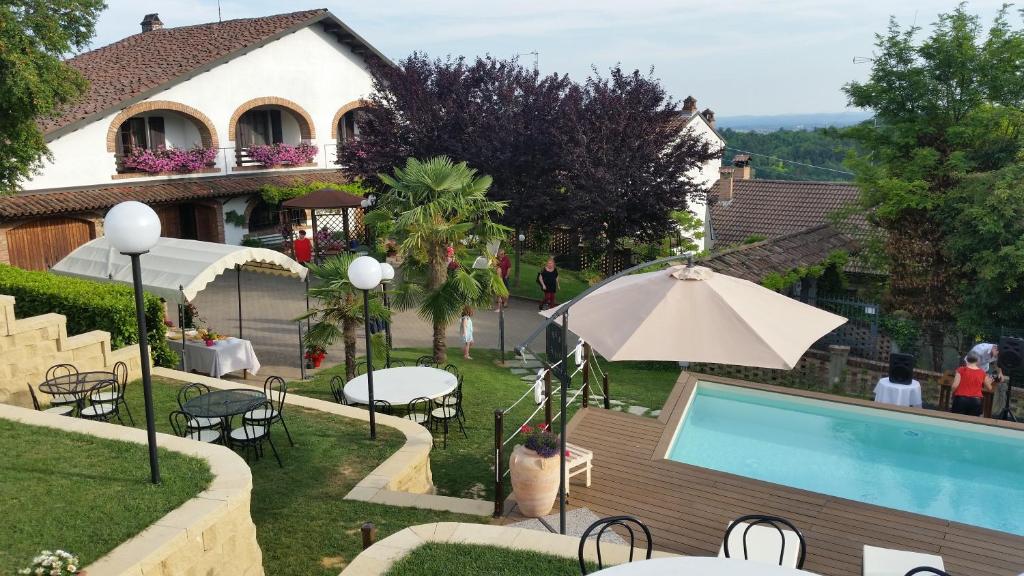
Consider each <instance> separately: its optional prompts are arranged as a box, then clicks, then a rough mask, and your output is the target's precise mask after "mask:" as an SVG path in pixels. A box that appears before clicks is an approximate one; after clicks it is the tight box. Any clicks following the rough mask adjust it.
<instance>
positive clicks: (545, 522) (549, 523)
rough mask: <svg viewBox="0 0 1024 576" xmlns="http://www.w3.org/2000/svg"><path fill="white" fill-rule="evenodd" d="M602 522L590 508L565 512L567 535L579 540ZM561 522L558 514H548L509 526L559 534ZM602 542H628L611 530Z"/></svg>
mask: <svg viewBox="0 0 1024 576" xmlns="http://www.w3.org/2000/svg"><path fill="white" fill-rule="evenodd" d="M598 520H600V517H599V516H598V515H597V514H594V512H593V511H591V510H590V509H589V508H573V509H572V510H566V512H565V533H566V535H567V536H575V537H577V538H579V537H580V536H582V535H583V532H584V531H585V530H586V529H587V527H589V526H590V525H591V524H593V523H594V522H597V521H598ZM559 523H560V520H559V518H558V512H555V513H554V514H548V515H547V516H544V517H543V518H531V519H529V520H523V521H521V522H516V523H514V524H509V525H508V526H509V527H510V528H525V529H527V530H538V531H541V532H554V533H558V528H559ZM590 537H591V538H595V537H596V535H593V534H592V535H591V536H590ZM601 541H602V542H608V543H610V544H625V543H626V541H625V540H623V539H622V537H621V536H619V535H618V534H616V533H615V532H613V531H611V530H607V531H605V533H604V534H602V535H601Z"/></svg>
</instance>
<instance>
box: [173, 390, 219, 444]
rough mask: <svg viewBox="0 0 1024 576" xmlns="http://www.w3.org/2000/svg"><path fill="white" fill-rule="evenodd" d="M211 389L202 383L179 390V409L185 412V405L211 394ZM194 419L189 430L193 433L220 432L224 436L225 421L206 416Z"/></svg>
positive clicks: (190, 422)
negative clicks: (204, 431) (200, 431)
mask: <svg viewBox="0 0 1024 576" xmlns="http://www.w3.org/2000/svg"><path fill="white" fill-rule="evenodd" d="M209 393H210V387H209V386H207V385H206V384H203V383H201V382H193V383H191V384H186V385H184V386H182V387H181V389H180V390H178V409H179V410H181V411H185V403H186V402H188V401H189V400H191V399H193V398H197V397H199V396H201V395H203V394H209ZM191 418H192V419H191V420H189V421H188V429H189V430H192V431H198V430H218V431H219V432H220V433H221V434H224V433H225V432H226V431H225V430H224V421H223V420H221V419H220V418H207V417H205V416H192V417H191Z"/></svg>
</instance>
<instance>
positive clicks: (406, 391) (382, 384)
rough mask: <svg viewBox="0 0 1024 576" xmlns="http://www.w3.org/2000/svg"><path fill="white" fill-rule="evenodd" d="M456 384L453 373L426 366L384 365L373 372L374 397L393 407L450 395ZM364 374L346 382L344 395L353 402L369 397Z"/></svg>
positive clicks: (366, 401)
mask: <svg viewBox="0 0 1024 576" xmlns="http://www.w3.org/2000/svg"><path fill="white" fill-rule="evenodd" d="M458 384H459V379H458V378H456V377H455V375H454V374H452V373H450V372H447V371H445V370H440V369H438V368H430V367H428V366H408V367H401V368H384V369H383V370H374V371H373V398H374V400H384V401H386V402H390V403H391V404H392V405H393V406H405V405H406V404H408V403H409V402H411V401H413V400H415V399H416V398H421V397H422V398H430V399H435V398H440V397H442V396H445V395H447V394H451V393H452V392H453V391H454V390H455V388H456V387H457V386H458ZM368 388H369V385H368V380H367V377H366V374H362V375H359V376H356V377H355V378H353V379H351V380H349V381H348V383H347V384H345V397H346V398H347V399H348V401H349V402H351V403H353V404H367V403H368V402H369V401H370V400H369V398H370V396H369V390H368Z"/></svg>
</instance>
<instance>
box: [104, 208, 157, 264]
mask: <svg viewBox="0 0 1024 576" xmlns="http://www.w3.org/2000/svg"><path fill="white" fill-rule="evenodd" d="M103 230H104V233H105V234H106V236H107V240H108V241H109V242H110V245H111V246H113V247H114V249H115V250H117V251H118V252H120V253H122V254H144V253H146V252H149V251H150V250H151V249H152V248H153V247H154V246H156V243H157V241H159V240H160V217H159V216H157V215H156V212H154V211H153V209H152V208H150V207H149V206H146V205H145V204H143V203H142V202H136V201H134V200H131V201H128V202H121V203H120V204H118V205H116V206H114V207H113V208H111V209H110V211H109V212H107V216H106V217H105V218H104V219H103Z"/></svg>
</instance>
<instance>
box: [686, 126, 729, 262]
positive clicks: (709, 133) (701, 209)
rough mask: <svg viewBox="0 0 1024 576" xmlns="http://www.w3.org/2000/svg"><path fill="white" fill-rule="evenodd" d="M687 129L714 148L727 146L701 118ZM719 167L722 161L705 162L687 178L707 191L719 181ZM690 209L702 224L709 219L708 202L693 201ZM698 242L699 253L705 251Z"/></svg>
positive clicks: (702, 241)
mask: <svg viewBox="0 0 1024 576" xmlns="http://www.w3.org/2000/svg"><path fill="white" fill-rule="evenodd" d="M687 129H689V130H691V131H693V133H694V134H696V135H697V136H699V137H701V138H703V139H704V140H705V141H707V142H710V143H711V144H712V145H713V146H716V147H717V146H724V145H725V141H724V140H722V138H721V137H720V136H719V135H718V134H717V133H715V131H714V130H712V129H711V127H710V126H708V125H707V123H705V122H704V121H703V120H701V119H700V118H695V119H694V120H693V121H691V122H690V123H689V124H688V125H687ZM719 166H721V161H720V160H710V161H708V162H705V163H704V165H703V166H701V167H700V169H697V170H691V171H690V172H688V173H687V176H689V177H690V178H692V179H693V180H694V181H695V182H697V183H699V184H702V185H703V186H704V188H705V190H707V189H710V188H711V187H712V186H714V184H715V182H717V181H718V177H719V170H718V168H719ZM689 208H690V212H692V213H693V214H694V215H696V216H697V217H698V218H700V219H701V221H702V222H703V221H705V220H706V219H707V217H708V213H707V203H706V202H704V201H691V202H690V206H689ZM696 242H697V244H698V245H699V248H698V251H700V250H704V247H705V246H704V239H703V238H701V239H698V240H697V241H696Z"/></svg>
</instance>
